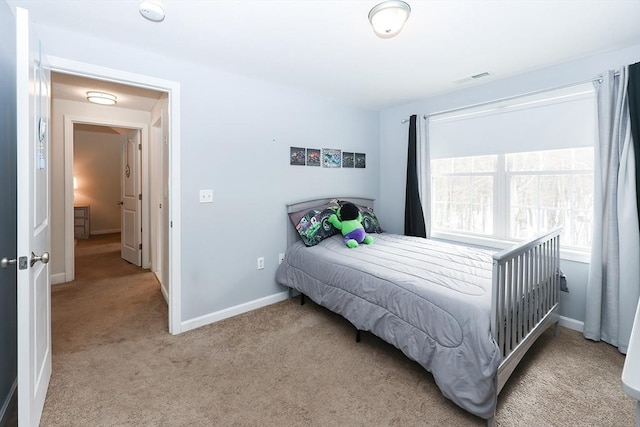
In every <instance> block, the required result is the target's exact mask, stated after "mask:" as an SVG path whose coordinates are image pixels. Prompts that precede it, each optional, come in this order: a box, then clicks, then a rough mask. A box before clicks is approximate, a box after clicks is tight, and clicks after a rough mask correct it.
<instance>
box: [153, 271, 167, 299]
mask: <svg viewBox="0 0 640 427" xmlns="http://www.w3.org/2000/svg"><path fill="white" fill-rule="evenodd" d="M156 277H158V275H157V274H156ZM158 282H160V278H158ZM160 292H162V296H163V297H164V301H165V302H166V303H167V305H169V291H167V290H166V289H165V288H164V285H163V284H162V283H160Z"/></svg>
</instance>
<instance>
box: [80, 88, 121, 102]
mask: <svg viewBox="0 0 640 427" xmlns="http://www.w3.org/2000/svg"><path fill="white" fill-rule="evenodd" d="M117 99H118V98H116V96H115V95H111V94H110V93H105V92H93V91H90V92H87V100H88V101H89V102H93V103H94V104H102V105H114V104H115V103H116V100H117Z"/></svg>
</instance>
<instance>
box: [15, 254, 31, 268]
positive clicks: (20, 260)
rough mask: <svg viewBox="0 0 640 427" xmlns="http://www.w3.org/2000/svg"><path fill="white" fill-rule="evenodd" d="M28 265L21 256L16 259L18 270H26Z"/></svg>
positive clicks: (25, 258) (25, 259) (24, 257)
mask: <svg viewBox="0 0 640 427" xmlns="http://www.w3.org/2000/svg"><path fill="white" fill-rule="evenodd" d="M28 265H29V263H28V261H27V257H26V256H21V257H20V258H18V269H20V270H26V269H27V266H28Z"/></svg>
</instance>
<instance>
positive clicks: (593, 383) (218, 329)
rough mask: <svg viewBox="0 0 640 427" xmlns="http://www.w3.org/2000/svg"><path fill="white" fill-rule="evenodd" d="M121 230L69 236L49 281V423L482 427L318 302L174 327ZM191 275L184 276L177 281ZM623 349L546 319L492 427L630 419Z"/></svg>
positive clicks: (426, 377)
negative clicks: (122, 251) (68, 262)
mask: <svg viewBox="0 0 640 427" xmlns="http://www.w3.org/2000/svg"><path fill="white" fill-rule="evenodd" d="M117 237H118V236H99V237H92V238H91V239H90V240H89V241H84V242H79V244H78V246H77V259H76V268H77V270H76V275H77V276H76V277H77V279H76V280H75V281H74V282H71V283H69V284H65V285H58V286H54V289H53V291H52V310H53V315H52V329H53V332H52V338H53V375H52V378H51V384H50V387H49V392H48V394H47V398H46V402H45V407H44V412H43V415H42V423H41V425H43V426H482V425H485V421H484V420H482V419H480V418H477V417H475V416H473V415H470V414H468V413H466V412H465V411H463V410H462V409H460V408H458V407H457V406H456V405H455V404H453V403H452V402H450V401H449V400H447V399H446V398H444V397H443V396H442V394H441V393H440V391H439V390H438V388H437V386H436V384H435V382H434V380H433V377H432V376H431V374H429V373H428V372H426V371H425V370H424V369H423V368H422V367H421V366H419V365H418V364H417V363H415V362H412V361H411V360H409V359H408V358H407V357H405V356H404V355H403V354H402V353H401V352H400V351H399V350H397V349H396V348H394V347H393V346H390V345H388V344H386V343H384V342H383V341H381V340H380V339H378V338H376V337H375V336H373V335H370V334H363V336H362V341H361V342H360V343H356V342H355V331H354V329H353V327H352V326H351V325H350V324H349V323H348V322H347V321H346V320H344V319H343V318H341V317H340V316H337V315H335V314H333V313H331V312H329V311H327V310H325V309H323V308H322V307H319V306H317V305H316V304H314V303H312V302H308V303H307V304H305V305H304V306H300V303H299V299H297V298H296V299H292V300H288V301H284V302H281V303H278V304H274V305H271V306H268V307H265V308H262V309H259V310H255V311H252V312H250V313H246V314H243V315H240V316H236V317H234V318H230V319H226V320H223V321H221V322H218V323H215V324H213V325H209V326H205V327H202V328H199V329H196V330H193V331H189V332H186V333H183V334H180V335H177V336H172V335H169V334H168V332H167V307H166V303H165V301H164V299H163V297H162V294H161V292H160V288H159V285H158V282H157V281H156V279H155V276H154V275H153V273H150V272H149V271H147V270H143V269H140V268H137V267H134V266H132V265H130V264H128V263H127V262H125V261H123V260H121V259H120V256H119V241H118V238H117ZM183 286H186V284H183ZM623 363H624V356H623V355H621V354H620V353H618V351H617V350H616V349H615V348H613V347H611V346H609V345H607V344H604V343H595V342H591V341H588V340H585V339H584V338H583V337H582V335H581V334H580V333H578V332H575V331H571V330H568V329H561V333H560V336H559V337H557V338H556V337H554V336H553V333H552V330H549V331H547V332H546V333H545V334H544V335H543V336H542V337H541V338H540V339H539V340H538V342H537V343H536V344H534V346H533V347H532V348H531V350H530V352H529V353H528V354H527V355H526V356H525V358H524V359H523V361H522V363H521V364H520V366H519V367H518V368H517V370H516V371H515V373H514V374H513V376H512V377H511V379H510V380H509V382H508V383H507V385H506V386H505V388H504V389H503V391H502V393H501V394H500V396H499V399H498V412H497V417H496V423H497V425H498V426H571V427H574V426H629V427H631V426H633V425H634V422H635V421H634V413H635V402H634V401H632V399H631V398H629V397H628V396H627V395H625V394H624V392H623V391H622V389H621V383H620V375H621V372H622V366H623Z"/></svg>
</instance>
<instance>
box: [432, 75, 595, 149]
mask: <svg viewBox="0 0 640 427" xmlns="http://www.w3.org/2000/svg"><path fill="white" fill-rule="evenodd" d="M593 94H594V89H593V85H592V84H590V83H587V84H582V85H576V86H572V87H569V88H564V89H561V90H555V91H548V92H544V93H541V94H536V95H529V96H523V97H518V98H515V99H510V100H506V101H499V102H494V103H490V104H484V105H482V106H479V107H472V108H465V109H462V110H457V111H453V112H449V113H443V114H437V115H433V116H430V117H429V145H430V150H431V158H432V159H441V158H449V157H463V156H480V155H487V154H506V153H518V152H528V151H540V150H556V149H562V148H577V147H585V146H592V145H593V141H594V138H595V131H596V130H595V126H593V125H588V126H585V124H587V123H588V124H592V123H595V121H594V117H595V114H596V112H595V98H594V95H593Z"/></svg>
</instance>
